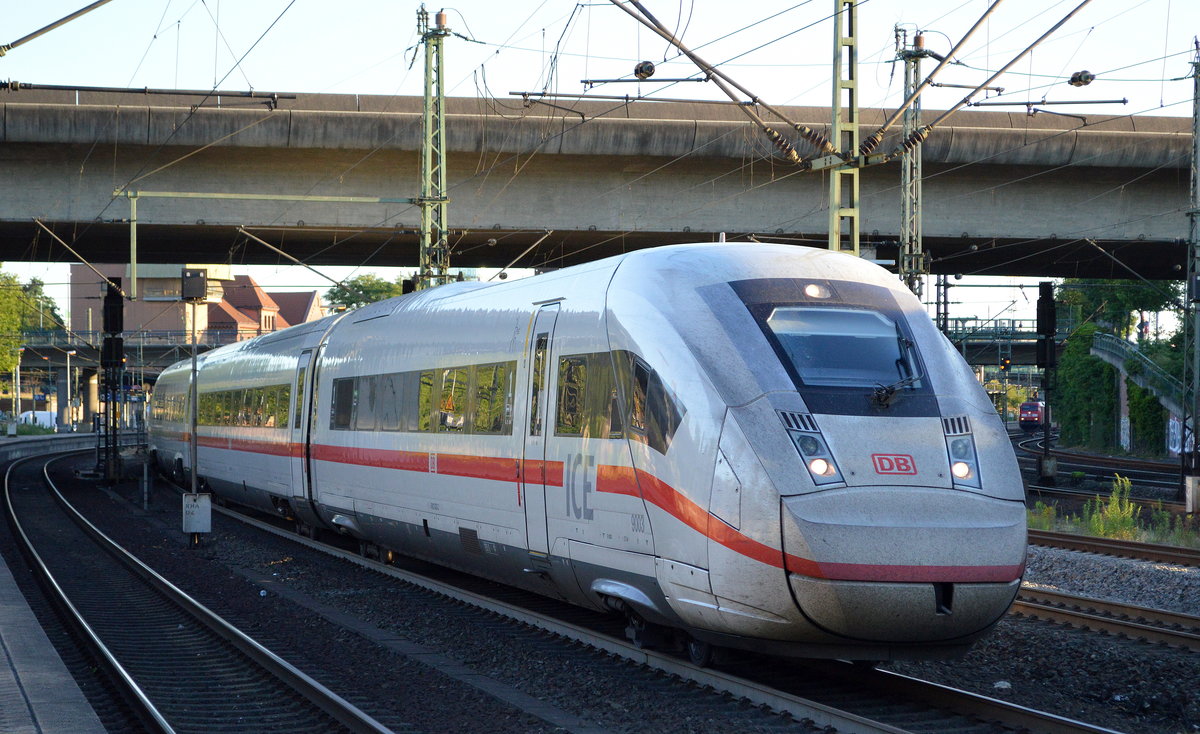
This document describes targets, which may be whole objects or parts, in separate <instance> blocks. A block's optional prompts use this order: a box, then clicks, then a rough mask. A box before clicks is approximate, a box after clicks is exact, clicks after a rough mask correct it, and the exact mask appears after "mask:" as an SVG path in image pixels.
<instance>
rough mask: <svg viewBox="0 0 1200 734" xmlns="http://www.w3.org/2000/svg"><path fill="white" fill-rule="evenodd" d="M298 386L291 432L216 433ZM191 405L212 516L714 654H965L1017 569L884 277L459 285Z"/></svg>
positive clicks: (696, 263)
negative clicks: (469, 580) (287, 525)
mask: <svg viewBox="0 0 1200 734" xmlns="http://www.w3.org/2000/svg"><path fill="white" fill-rule="evenodd" d="M289 332H294V333H293V334H289ZM189 373H190V365H189V364H188V363H186V362H185V363H181V364H179V365H176V366H173V367H172V368H170V369H169V370H168V371H167V372H165V373H164V374H163V377H162V379H161V380H160V382H159V387H158V388H157V390H156V394H155V398H154V399H155V403H154V405H155V408H154V410H153V411H152V420H151V431H152V436H153V442H154V449H155V451H156V455H157V456H158V459H159V461H160V463H162V464H164V465H166V466H168V467H172V466H175V465H176V464H178V463H180V462H182V465H183V466H184V468H185V469H186V462H187V452H186V450H185V449H184V448H183V446H184V443H183V438H185V436H186V424H183V423H181V422H180V416H179V409H178V405H179V403H180V401H181V399H182V397H183V395H184V394H185V393H186V389H187V378H188V374H189ZM889 375H890V376H889ZM283 385H288V386H290V387H289V392H288V396H287V399H288V404H289V410H288V415H287V417H286V420H287V423H288V425H287V426H280V425H278V424H279V423H281V422H282V421H283V420H284V418H283V416H281V415H276V416H275V418H274V421H273V424H272V425H265V423H270V422H272V421H271V419H270V418H269V417H268V418H265V419H259V418H249V419H247V418H245V417H244V416H243V417H241V418H236V417H234V418H231V417H224V418H222V417H217V418H214V417H213V416H214V415H216V414H217V412H219V411H217V412H214V408H213V406H214V405H218V406H219V405H221V404H222V403H221V401H222V400H225V401H226V403H237V402H238V401H239V400H240V401H241V403H242V404H246V403H252V404H253V403H255V401H257V402H258V403H263V402H264V401H267V400H269V398H270V396H271V395H279V394H280V393H278V392H277V391H279V390H280V389H281V388H280V387H279V386H283ZM199 388H200V393H201V396H202V397H201V401H200V405H201V408H202V411H201V412H202V413H205V416H206V418H205V420H202V421H201V424H202V425H201V426H200V428H199V430H198V435H199V437H200V461H199V475H200V476H201V477H203V478H204V480H205V481H206V482H207V484H208V485H210V486H211V487H212V488H213V489H214V491H217V492H218V493H222V494H228V496H229V497H230V498H231V499H234V500H236V501H239V502H243V503H246V504H251V505H255V506H258V507H263V508H266V509H275V510H277V511H279V512H282V513H284V514H287V515H289V516H292V517H296V518H297V519H298V520H300V521H301V522H303V523H305V524H308V525H321V526H324V527H327V528H332V529H337V530H339V531H340V532H345V533H350V534H352V535H355V536H357V537H359V538H360V539H362V540H364V541H366V542H369V543H371V544H377V545H378V546H380V547H383V548H387V549H393V550H396V551H398V552H402V553H408V554H412V555H417V556H421V557H424V558H427V559H430V560H433V561H435V562H439V563H443V564H446V565H451V566H455V567H459V568H463V569H466V570H468V571H471V572H474V573H479V574H482V575H486V576H489V577H493V578H498V579H501V580H505V581H507V582H509V583H513V584H517V585H521V586H525V587H527V588H531V589H534V590H536V591H539V592H541V593H545V594H549V595H554V596H558V597H561V598H565V599H569V600H571V601H574V602H576V603H579V604H584V605H589V606H593V607H596V608H605V607H608V608H612V607H623V608H625V609H627V610H630V611H632V612H635V613H636V614H637V615H638V616H640V617H642V618H643V619H645V620H648V621H650V622H655V623H659V624H665V625H670V626H674V627H678V628H682V629H686V630H687V631H688V632H689V633H690V634H691V635H693V636H695V637H697V638H700V639H704V640H709V641H713V642H719V643H724V644H729V645H734V646H740V647H749V648H760V649H765V650H770V651H775V652H784V653H791V654H800V655H822V656H823V655H832V656H838V657H859V658H869V659H882V658H888V657H898V656H900V657H903V656H907V657H924V656H930V655H941V654H951V653H956V652H960V651H961V650H963V649H965V647H966V646H967V645H969V644H970V643H971V642H972V641H973V640H975V639H977V638H978V637H979V636H980V635H981V634H983V633H985V632H986V631H987V630H988V629H989V628H990V627H991V626H992V625H993V624H994V623H995V621H996V620H997V619H998V618H999V617H1000V616H1001V615H1002V614H1003V613H1004V611H1005V610H1006V609H1007V607H1008V604H1009V602H1010V601H1011V599H1012V597H1013V595H1014V594H1015V592H1016V589H1017V586H1018V585H1019V580H1020V575H1021V573H1022V571H1023V567H1024V553H1025V530H1024V517H1025V515H1024V505H1023V497H1024V493H1023V487H1022V485H1021V481H1020V477H1019V475H1018V472H1017V467H1016V461H1015V458H1014V456H1013V453H1012V449H1011V446H1010V445H1009V443H1008V441H1007V437H1006V435H1005V432H1004V430H1003V426H1002V425H1001V424H1000V421H999V419H998V418H997V417H996V415H995V413H994V411H993V409H992V407H991V404H990V403H989V402H988V400H987V397H986V395H985V394H984V393H983V390H982V389H981V387H980V386H979V385H978V384H977V383H976V381H975V380H974V377H973V375H972V373H971V372H970V370H969V369H968V368H967V366H966V365H965V363H963V361H962V360H961V358H960V357H959V356H958V355H957V353H955V352H954V350H953V348H952V347H950V345H949V344H948V342H946V340H945V339H944V338H943V337H942V336H941V334H940V333H938V332H937V331H936V329H934V327H933V325H932V323H931V322H930V321H929V319H928V317H927V316H926V315H925V314H924V312H923V311H922V309H921V307H920V304H919V303H918V302H917V301H916V299H915V298H913V297H912V295H911V294H909V293H908V292H907V291H906V290H904V288H903V287H902V286H901V285H900V284H899V283H898V282H897V281H896V279H895V278H894V277H893V276H891V275H889V274H888V273H886V272H885V271H883V270H882V269H880V268H877V267H875V266H874V265H871V264H869V263H866V262H864V261H862V260H859V259H857V258H852V257H847V256H843V255H839V254H834V253H829V252H827V251H824V250H813V249H808V248H797V247H784V246H757V245H687V246H676V247H666V248H658V249H656V250H646V251H639V252H635V253H630V254H627V255H622V256H618V257H615V258H610V259H607V260H603V261H600V262H597V263H593V264H590V265H586V266H579V267H574V268H568V269H565V270H562V271H558V272H555V273H551V274H548V275H542V276H537V277H535V278H530V279H526V280H521V281H515V282H512V283H504V284H496V285H484V284H458V285H451V286H443V287H441V288H437V289H434V290H431V291H425V292H422V293H417V294H413V295H410V296H404V297H401V298H398V299H392V300H390V301H385V302H382V303H378V304H373V305H371V306H367V307H365V308H362V309H360V310H358V311H355V312H351V313H349V314H346V315H344V316H343V317H341V318H334V319H327V320H325V322H322V323H320V324H317V325H304V326H301V327H297V328H296V329H294V330H287V331H284V332H280V333H278V334H276V335H272V336H269V337H264V338H260V339H257V340H251V341H249V342H244V343H242V344H239V345H234V346H231V347H227V348H224V349H220V350H216V351H214V352H212V353H210V354H208V355H205V356H204V357H203V358H202V363H201V369H200V378H199ZM273 390H274V391H276V392H272V391H273ZM238 391H241V392H238ZM207 393H211V394H212V395H211V396H210V398H208V402H207V403H206V398H205V397H204V395H205V394H207ZM230 395H231V396H233V397H222V396H230ZM239 396H240V397H239ZM278 402H279V398H278V397H277V398H276V399H275V403H273V405H274V406H275V407H274V408H273V412H274V413H279V408H278ZM269 412H270V411H269ZM297 417H299V418H300V419H299V420H297ZM256 421H257V422H256ZM211 423H216V424H218V425H207V424H211ZM814 459H820V460H821V461H823V462H825V463H824V464H819V463H818V464H814V463H813V460H814ZM952 464H955V465H956V470H958V471H960V473H962V474H963V476H962V477H959V478H956V477H955V476H953V475H952V473H951V466H952ZM810 466H817V467H819V468H820V472H824V473H820V472H818V471H817V470H816V469H813V470H811V471H810V468H809V467H810ZM964 467H965V468H964Z"/></svg>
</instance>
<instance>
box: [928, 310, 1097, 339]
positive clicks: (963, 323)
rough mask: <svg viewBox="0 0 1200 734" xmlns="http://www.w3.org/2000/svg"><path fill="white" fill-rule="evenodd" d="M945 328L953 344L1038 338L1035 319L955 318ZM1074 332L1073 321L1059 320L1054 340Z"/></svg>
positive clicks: (1067, 319) (1068, 319)
mask: <svg viewBox="0 0 1200 734" xmlns="http://www.w3.org/2000/svg"><path fill="white" fill-rule="evenodd" d="M947 326H948V330H947V332H946V336H947V337H949V338H950V340H951V341H954V342H963V341H1035V340H1037V338H1038V330H1037V319H998V318H994V319H981V318H979V317H977V316H970V317H956V318H952V319H950V320H949V321H948V322H947ZM1074 330H1075V322H1074V319H1070V318H1060V319H1059V320H1058V323H1057V324H1056V325H1055V331H1056V335H1055V338H1056V339H1060V338H1062V337H1063V336H1065V335H1067V334H1070V333H1071V332H1072V331H1074Z"/></svg>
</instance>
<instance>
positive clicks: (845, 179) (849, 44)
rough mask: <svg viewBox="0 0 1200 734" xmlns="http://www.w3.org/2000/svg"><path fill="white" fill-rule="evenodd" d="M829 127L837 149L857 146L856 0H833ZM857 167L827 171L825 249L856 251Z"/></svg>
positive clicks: (848, 165) (848, 163)
mask: <svg viewBox="0 0 1200 734" xmlns="http://www.w3.org/2000/svg"><path fill="white" fill-rule="evenodd" d="M833 7H834V15H833V38H834V40H833V127H832V128H831V130H832V134H831V135H830V139H831V140H832V141H833V144H834V146H836V148H837V149H838V150H850V151H856V150H858V146H859V140H858V0H833ZM858 169H859V166H858V164H857V163H856V162H854V161H846V162H844V163H843V164H842V165H838V166H835V167H833V168H831V169H830V171H829V249H831V250H837V251H839V252H846V253H850V254H853V255H857V254H858V234H859V221H858V213H859V190H858Z"/></svg>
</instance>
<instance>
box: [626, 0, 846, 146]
mask: <svg viewBox="0 0 1200 734" xmlns="http://www.w3.org/2000/svg"><path fill="white" fill-rule="evenodd" d="M611 2H612V3H613V4H614V5H616V6H617V7H618V8H620V9H621V10H623V11H624V12H626V13H628V14H629V15H630V16H631V17H633V18H634V19H635V20H637V21H638V22H639V23H641V24H642V25H645V26H646V27H648V28H650V29H651V30H652V31H654V32H655V33H657V34H658V35H660V36H661V37H662V38H663V39H665V40H666V41H669V42H670V43H672V44H673V45H674V46H675V47H676V48H678V49H679V50H680V51H681V52H683V54H684V55H686V56H687V57H688V58H689V59H691V60H692V62H693V63H695V64H696V65H697V66H699V67H700V69H701V70H703V71H704V72H705V74H707V75H708V76H709V78H710V79H711V80H712V82H713V83H714V84H716V85H717V87H718V88H719V89H720V90H721V91H722V92H724V93H725V95H726V96H727V97H729V98H730V99H731V100H733V101H735V102H738V101H740V99H739V98H738V96H737V95H736V94H734V93H733V89H737V90H738V91H740V92H742V93H743V94H745V95H746V96H747V97H749V98H750V101H752V102H754V104H756V105H758V106H761V107H762V108H763V109H765V110H767V111H768V112H770V113H771V114H773V115H775V116H776V117H778V118H779V119H780V120H781V121H783V122H785V123H787V124H788V125H790V126H791V127H793V128H794V129H795V130H796V132H797V133H798V134H799V135H800V137H802V138H803V139H804V140H806V141H808V142H809V144H811V145H812V146H813V147H815V148H816V149H817V150H818V151H820V152H822V153H826V154H828V153H831V152H833V150H834V146H833V143H831V142H830V141H829V139H828V138H826V137H825V136H824V135H822V134H821V133H819V132H817V131H816V130H813V129H812V128H809V127H807V126H804V125H797V124H796V123H795V122H792V121H791V120H789V119H788V118H787V116H785V115H784V114H783V113H781V112H780V111H779V110H777V109H775V108H774V107H772V106H770V105H768V104H767V103H766V102H763V101H762V100H761V99H760V98H759V97H758V95H756V94H754V93H753V92H751V91H750V90H749V89H746V88H745V87H744V86H742V85H741V84H739V83H737V82H736V81H734V80H733V79H732V78H730V77H729V76H728V75H727V74H725V73H724V72H723V71H721V70H720V69H718V68H717V67H715V66H713V65H712V64H709V63H708V62H707V61H705V60H704V59H702V58H701V57H700V56H699V55H697V54H696V53H695V52H694V51H691V50H689V49H688V48H687V47H686V46H684V45H683V42H682V41H680V40H679V39H677V38H675V37H674V36H673V35H671V33H670V31H668V30H666V27H665V26H664V25H663V24H662V23H661V22H659V21H658V20H657V19H656V18H655V17H654V16H653V15H652V14H651V13H650V12H649V11H648V10H646V8H645V6H643V5H642V3H641V2H640V1H639V0H628V2H630V3H631V4H632V5H633V6H634V7H635V8H637V9H638V11H639V12H641V13H642V15H638V14H637V13H635V12H633V11H632V10H630V9H629V8H627V7H625V4H624V2H623V0H611ZM643 16H644V17H643ZM731 87H732V88H731ZM739 109H741V110H742V112H743V113H744V114H745V115H746V116H747V117H749V118H750V119H751V120H752V121H753V122H754V123H755V124H756V125H758V126H759V128H760V129H762V131H763V132H764V133H765V134H766V135H767V137H768V138H770V139H771V142H772V143H774V144H775V146H776V147H777V148H779V151H780V152H781V153H782V154H783V155H784V157H786V158H787V159H788V160H789V161H791V162H792V163H794V164H796V165H804V164H805V158H803V157H802V156H801V155H800V154H799V153H798V152H797V151H796V149H795V147H794V146H793V145H792V144H791V142H790V141H788V140H787V139H786V138H784V137H783V136H782V135H781V134H780V133H779V132H778V131H777V130H775V129H773V128H772V127H771V126H770V125H768V124H767V122H766V121H765V120H763V119H762V117H760V116H759V115H758V114H756V113H755V112H754V110H752V109H750V108H749V107H746V106H739Z"/></svg>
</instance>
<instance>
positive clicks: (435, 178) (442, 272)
mask: <svg viewBox="0 0 1200 734" xmlns="http://www.w3.org/2000/svg"><path fill="white" fill-rule="evenodd" d="M434 22H435V25H434V27H432V28H431V27H430V26H429V12H428V11H426V10H425V6H424V5H422V6H421V8H420V9H419V10H417V31H418V32H419V33H420V34H421V43H422V44H424V46H425V107H424V111H423V113H422V116H421V132H422V139H421V195H420V196H419V197H417V200H416V202H417V204H418V205H419V206H420V207H421V252H420V261H419V262H420V266H419V271H418V275H417V283H416V287H417V289H422V288H429V287H432V286H435V285H441V284H442V283H446V282H448V281H449V280H450V241H449V237H448V234H447V214H446V211H447V208H448V206H447V205H448V203H449V201H450V200H449V198H448V197H447V196H446V115H445V112H446V89H445V83H444V80H443V78H442V62H443V53H442V41H443V39H445V37H446V36H448V35H450V29H449V28H447V27H446V14H445V13H438V14H437V15H436V16H435V17H434Z"/></svg>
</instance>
